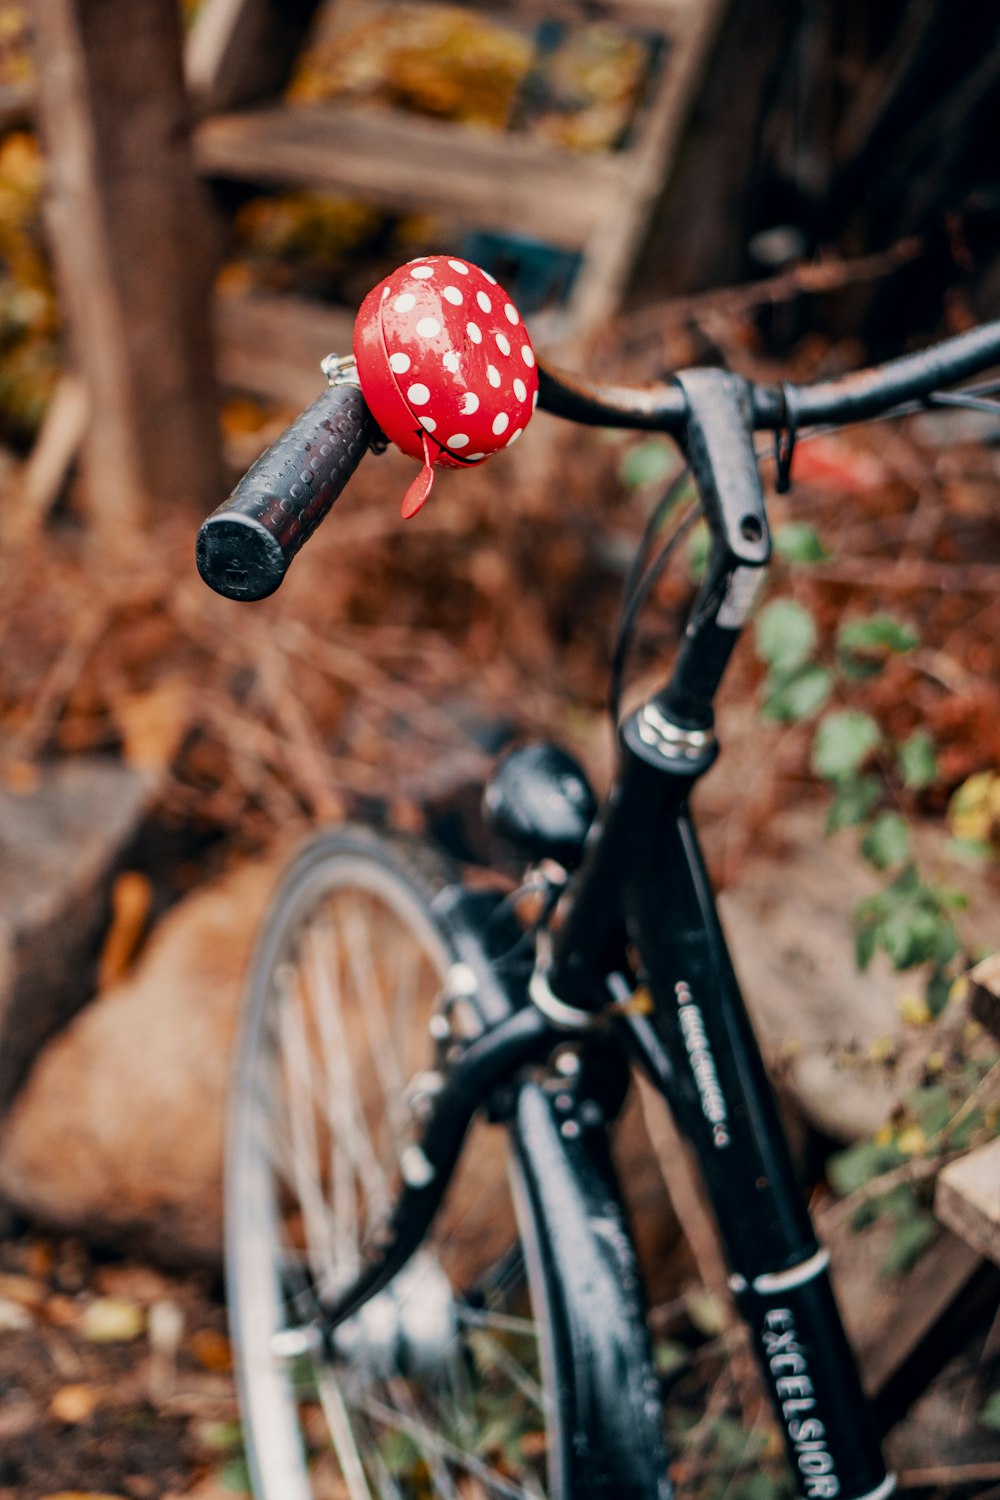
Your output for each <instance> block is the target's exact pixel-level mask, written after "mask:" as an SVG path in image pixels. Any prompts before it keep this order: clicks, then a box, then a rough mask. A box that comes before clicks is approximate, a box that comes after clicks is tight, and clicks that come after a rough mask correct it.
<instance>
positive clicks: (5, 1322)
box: [0, 1297, 34, 1333]
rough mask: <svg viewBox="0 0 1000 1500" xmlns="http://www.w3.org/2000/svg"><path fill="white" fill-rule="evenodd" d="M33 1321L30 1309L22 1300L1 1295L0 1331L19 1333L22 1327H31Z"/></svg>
mask: <svg viewBox="0 0 1000 1500" xmlns="http://www.w3.org/2000/svg"><path fill="white" fill-rule="evenodd" d="M33 1321H34V1320H33V1318H32V1316H31V1314H30V1312H29V1311H28V1309H27V1308H26V1307H24V1306H22V1304H21V1303H20V1302H12V1301H11V1299H10V1298H9V1297H0V1333H19V1332H21V1330H22V1329H25V1328H30V1327H31V1326H32V1323H33Z"/></svg>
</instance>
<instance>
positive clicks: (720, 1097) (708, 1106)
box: [674, 979, 730, 1149]
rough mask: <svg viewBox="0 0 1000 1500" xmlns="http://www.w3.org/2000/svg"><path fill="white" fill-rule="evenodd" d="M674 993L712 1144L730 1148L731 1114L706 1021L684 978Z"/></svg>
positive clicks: (678, 982) (682, 1032)
mask: <svg viewBox="0 0 1000 1500" xmlns="http://www.w3.org/2000/svg"><path fill="white" fill-rule="evenodd" d="M674 994H675V995H676V996H677V1020H678V1023H679V1025H680V1028H681V1036H682V1037H683V1038H684V1046H685V1047H686V1048H687V1055H688V1057H689V1058H690V1060H691V1072H692V1074H693V1075H694V1081H695V1087H696V1088H697V1090H698V1097H699V1098H700V1100H701V1112H702V1114H703V1115H704V1116H705V1119H706V1120H707V1121H708V1123H709V1124H710V1125H711V1127H712V1144H713V1145H714V1146H716V1147H718V1148H719V1149H721V1148H722V1147H724V1146H728V1145H729V1141H730V1136H729V1111H728V1110H727V1108H726V1096H725V1094H723V1092H722V1085H721V1084H720V1082H719V1074H718V1070H717V1069H716V1066H715V1058H714V1057H713V1056H712V1049H711V1047H710V1046H709V1045H708V1037H707V1035H706V1034H705V1021H704V1018H703V1017H702V1014H701V1011H700V1010H699V1009H698V1006H697V1005H696V1004H695V1002H694V996H693V995H692V994H691V991H690V989H689V988H688V986H687V985H686V984H685V982H684V980H683V979H679V980H678V981H677V983H676V984H675V985H674Z"/></svg>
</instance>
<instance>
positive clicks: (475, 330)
mask: <svg viewBox="0 0 1000 1500" xmlns="http://www.w3.org/2000/svg"><path fill="white" fill-rule="evenodd" d="M465 331H466V333H467V334H468V335H469V338H470V339H471V340H472V342H473V343H474V344H481V343H482V342H483V330H482V329H481V328H480V326H479V324H478V323H466V325H465Z"/></svg>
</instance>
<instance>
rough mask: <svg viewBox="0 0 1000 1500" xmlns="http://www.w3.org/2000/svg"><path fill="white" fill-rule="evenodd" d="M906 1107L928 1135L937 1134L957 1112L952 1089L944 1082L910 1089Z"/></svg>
mask: <svg viewBox="0 0 1000 1500" xmlns="http://www.w3.org/2000/svg"><path fill="white" fill-rule="evenodd" d="M906 1108H907V1110H908V1112H909V1113H910V1114H911V1115H912V1116H913V1118H914V1120H916V1122H917V1124H918V1125H920V1126H921V1127H922V1128H923V1130H924V1133H925V1134H926V1135H937V1133H938V1131H939V1130H943V1129H944V1127H945V1126H946V1125H947V1123H948V1121H949V1120H950V1119H951V1117H952V1115H953V1114H954V1113H955V1106H954V1104H953V1103H952V1097H951V1090H950V1089H949V1088H947V1087H946V1086H945V1085H944V1084H943V1083H928V1084H925V1085H923V1086H922V1087H920V1088H915V1089H910V1091H909V1093H908V1094H907V1095H906Z"/></svg>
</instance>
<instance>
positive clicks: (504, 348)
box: [493, 333, 510, 354]
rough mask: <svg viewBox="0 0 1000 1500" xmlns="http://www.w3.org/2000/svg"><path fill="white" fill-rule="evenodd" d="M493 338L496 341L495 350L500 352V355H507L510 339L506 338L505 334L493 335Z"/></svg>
mask: <svg viewBox="0 0 1000 1500" xmlns="http://www.w3.org/2000/svg"><path fill="white" fill-rule="evenodd" d="M493 337H494V338H495V339H496V344H497V348H498V349H499V350H500V353H501V354H509V353H510V339H509V338H508V337H507V335H506V334H505V333H495V334H494V335H493Z"/></svg>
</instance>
